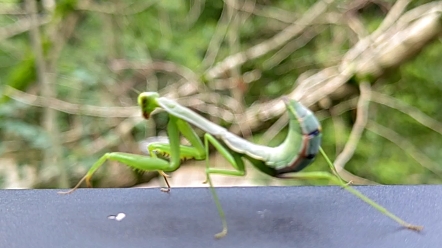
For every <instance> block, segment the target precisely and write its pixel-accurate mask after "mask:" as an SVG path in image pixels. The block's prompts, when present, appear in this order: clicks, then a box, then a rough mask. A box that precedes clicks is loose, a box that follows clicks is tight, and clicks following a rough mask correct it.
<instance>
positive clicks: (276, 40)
mask: <svg viewBox="0 0 442 248" xmlns="http://www.w3.org/2000/svg"><path fill="white" fill-rule="evenodd" d="M333 1H334V0H322V1H319V2H317V3H316V4H315V5H314V6H313V7H311V8H310V9H309V10H308V11H307V12H306V13H305V14H304V15H303V16H302V17H301V18H300V19H299V20H298V21H296V22H295V23H293V24H292V25H290V26H288V27H287V28H285V29H284V30H282V31H281V32H279V33H278V34H276V35H274V36H273V37H272V38H270V39H268V40H266V41H264V42H261V43H259V44H257V45H255V46H253V47H251V48H249V49H247V50H246V51H243V52H239V53H236V54H233V55H230V56H228V57H227V58H225V59H224V60H223V61H222V62H220V63H218V64H217V65H216V66H215V67H212V68H210V69H209V70H208V71H206V73H205V78H207V79H208V80H213V79H215V78H218V77H220V76H222V75H223V74H224V73H225V72H226V71H228V70H230V69H231V68H235V67H237V66H240V65H242V64H244V63H245V62H247V61H249V60H252V59H256V58H259V57H261V56H263V55H265V54H267V53H269V52H270V51H273V50H275V49H277V48H279V47H281V46H282V45H284V44H285V43H287V42H288V41H289V40H291V39H292V38H293V37H295V36H297V35H299V34H300V33H301V32H302V31H304V30H305V28H307V27H308V26H309V25H310V24H311V23H312V22H313V21H314V20H315V19H316V18H318V17H319V16H320V15H321V14H323V13H324V12H325V11H326V10H327V7H328V6H329V5H330V4H331V3H332V2H333Z"/></svg>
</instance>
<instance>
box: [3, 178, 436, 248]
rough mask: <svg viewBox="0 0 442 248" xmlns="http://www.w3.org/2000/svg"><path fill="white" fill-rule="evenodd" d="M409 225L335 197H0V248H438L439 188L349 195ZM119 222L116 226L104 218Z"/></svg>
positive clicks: (294, 192)
mask: <svg viewBox="0 0 442 248" xmlns="http://www.w3.org/2000/svg"><path fill="white" fill-rule="evenodd" d="M357 188H358V189H359V190H361V191H362V192H363V193H365V194H366V195H368V196H369V197H371V198H372V199H374V200H376V201H378V202H380V203H382V204H383V205H384V206H385V207H387V208H389V209H390V210H391V211H393V212H394V213H396V214H397V215H399V216H400V217H403V218H404V219H406V220H408V221H410V222H413V223H415V224H420V225H424V226H425V229H424V231H423V232H421V233H416V232H413V231H410V230H407V229H403V228H401V227H400V226H399V225H398V224H396V223H395V222H393V221H392V220H390V219H389V218H387V217H385V216H383V215H381V214H380V213H379V212H377V211H376V210H374V209H373V208H371V207H370V206H368V205H366V204H365V203H364V202H362V201H360V200H359V199H357V198H355V197H354V196H352V195H351V194H349V193H347V192H346V191H345V190H343V189H341V188H339V187H257V188H219V189H218V193H219V197H220V200H221V203H222V205H223V207H224V210H225V212H226V215H227V221H228V225H229V234H228V235H227V236H226V237H225V238H223V239H221V240H215V239H214V238H213V235H214V234H215V233H216V232H218V231H220V229H221V223H220V219H219V217H218V214H217V211H216V208H215V206H214V204H213V200H212V196H211V195H210V191H209V190H208V189H207V188H190V189H181V188H172V192H171V193H170V194H167V193H163V192H160V191H159V189H80V190H77V191H76V192H74V193H73V194H71V195H58V194H57V193H56V192H57V190H0V199H1V200H0V211H1V221H0V247H34V248H38V247H156V248H158V247H182V248H185V247H253V248H257V247H278V248H279V247H316V248H317V247H328V248H333V247H377V248H381V247H402V248H404V247H441V246H442V211H441V210H442V208H441V207H442V204H441V203H442V186H365V187H357ZM118 213H125V214H126V217H125V218H124V219H123V220H122V221H116V220H110V219H109V218H108V216H109V215H116V214H118Z"/></svg>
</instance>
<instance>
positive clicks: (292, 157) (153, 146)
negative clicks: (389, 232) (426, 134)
mask: <svg viewBox="0 0 442 248" xmlns="http://www.w3.org/2000/svg"><path fill="white" fill-rule="evenodd" d="M284 103H285V106H286V109H287V113H288V116H289V127H288V134H287V136H286V138H285V140H284V141H283V142H282V143H281V144H280V145H279V146H276V147H267V146H263V145H258V144H254V143H252V142H249V141H247V140H245V139H243V138H241V137H239V136H237V135H235V134H233V133H230V132H229V131H227V129H225V128H223V127H221V126H218V125H216V124H214V123H212V122H210V121H209V120H207V119H205V118H204V117H202V116H200V115H199V114H197V113H195V112H193V111H192V110H190V109H188V108H186V107H184V106H182V105H180V104H178V103H177V102H175V101H173V100H170V99H168V98H165V97H160V95H159V94H158V93H157V92H143V93H141V94H140V95H139V96H138V105H139V106H140V108H141V112H142V116H143V117H144V118H145V119H149V118H150V116H151V114H152V112H153V111H154V110H155V109H157V108H160V109H162V110H164V111H165V112H166V113H167V114H168V115H169V122H168V124H167V132H168V143H165V142H154V143H150V144H149V145H148V147H147V148H148V152H149V155H150V156H143V155H137V154H130V153H122V152H112V153H106V154H105V155H103V156H102V157H101V158H100V159H99V160H98V161H97V162H95V164H93V166H92V167H91V168H90V169H89V171H88V172H87V174H86V175H85V176H84V177H83V178H82V179H81V180H80V182H78V184H77V185H76V186H75V187H74V188H72V189H71V190H69V191H67V192H61V193H64V194H68V193H71V192H73V191H75V190H76V189H77V188H78V187H79V186H80V185H81V183H82V182H83V181H86V182H87V184H88V185H90V179H91V177H92V175H93V174H94V173H95V171H96V170H97V169H99V168H100V167H101V166H102V165H103V164H104V163H105V162H106V161H107V160H114V161H118V162H120V163H123V164H126V165H128V166H129V167H132V168H133V169H136V170H140V171H158V172H160V174H162V175H163V177H164V178H165V179H166V182H167V174H165V172H173V171H175V170H177V169H178V168H179V167H180V164H181V161H182V160H187V159H195V160H205V161H206V181H205V183H208V184H209V186H210V190H211V193H212V196H213V199H214V201H215V205H216V207H217V209H218V213H219V216H220V218H221V222H222V231H221V232H219V233H217V234H216V235H215V238H222V237H224V236H225V235H226V234H227V222H226V217H225V214H224V211H223V208H222V206H221V203H220V201H219V199H218V195H217V193H216V191H215V188H214V186H213V183H212V180H211V175H212V174H220V175H230V176H244V175H245V174H246V169H245V165H244V161H243V159H246V160H248V161H249V162H250V163H251V164H252V165H253V166H254V167H255V168H256V169H258V170H259V171H261V172H263V173H264V174H267V175H269V176H272V177H276V178H281V179H305V180H308V179H326V180H329V181H331V182H333V183H334V184H337V185H339V186H341V187H343V188H344V189H346V190H347V191H349V192H350V193H352V194H354V195H355V196H357V197H359V198H360V199H361V200H363V201H364V202H366V203H368V204H369V205H371V206H372V207H374V208H375V209H377V210H378V211H380V212H381V213H383V214H384V215H386V216H388V217H389V218H391V219H393V220H394V221H396V222H397V223H399V224H400V225H402V226H403V227H406V228H408V229H411V230H415V231H420V230H422V228H423V227H421V226H416V225H412V224H409V223H407V222H405V221H404V220H402V219H401V218H399V217H397V216H396V215H394V214H393V213H391V212H390V211H388V210H387V209H386V208H384V207H382V206H381V205H379V204H378V203H376V202H374V201H373V200H371V199H370V198H368V197H366V196H365V195H363V194H362V193H360V192H359V191H357V190H356V189H354V188H353V187H350V186H349V183H346V182H344V181H343V180H342V179H341V178H340V177H339V176H338V175H337V173H336V171H335V170H334V166H333V164H332V162H331V161H330V160H329V159H328V157H327V156H326V154H325V153H324V151H323V150H322V148H321V146H320V145H321V136H322V134H321V126H320V123H319V121H318V120H317V118H316V117H315V115H314V114H313V113H312V112H311V111H310V110H309V109H308V108H306V107H305V106H303V105H302V104H301V103H299V102H297V101H295V100H290V99H287V98H284ZM191 124H192V125H193V126H195V127H197V128H199V129H201V130H203V131H204V132H205V134H204V138H203V141H202V140H201V139H200V138H199V136H198V135H197V134H196V132H195V130H194V129H193V128H192V126H191ZM180 134H181V135H182V136H184V137H185V138H186V139H187V140H188V141H189V143H190V145H181V144H180ZM300 137H301V142H299V139H300ZM210 145H212V146H213V147H214V148H215V149H216V150H217V151H218V152H219V153H220V154H221V155H222V156H223V157H224V158H225V159H226V160H227V162H228V163H229V164H230V165H231V166H232V169H219V168H215V167H212V166H211V165H210V163H209V147H210ZM319 152H321V154H322V155H323V156H324V157H325V159H326V161H327V163H328V164H329V166H330V167H331V170H332V172H333V173H334V174H332V173H329V172H319V171H318V172H299V171H301V170H302V169H304V168H305V167H306V166H307V165H309V164H310V163H311V162H312V161H313V160H314V158H315V156H316V155H317V154H318V153H319ZM158 155H159V156H161V157H162V158H159V157H158ZM164 157H167V158H168V159H164ZM169 189H170V186H169V184H168V189H167V190H165V191H168V190H169Z"/></svg>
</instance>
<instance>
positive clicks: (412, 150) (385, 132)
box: [366, 120, 442, 177]
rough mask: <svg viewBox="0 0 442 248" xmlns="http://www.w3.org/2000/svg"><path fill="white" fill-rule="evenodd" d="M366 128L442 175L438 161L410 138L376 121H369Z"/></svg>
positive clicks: (423, 165) (425, 166)
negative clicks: (431, 157) (421, 149)
mask: <svg viewBox="0 0 442 248" xmlns="http://www.w3.org/2000/svg"><path fill="white" fill-rule="evenodd" d="M366 129H367V130H369V131H370V132H373V133H375V134H377V135H379V136H382V137H384V138H386V139H388V140H389V141H391V142H392V143H394V144H395V145H397V146H398V147H399V148H401V149H402V150H404V151H405V152H406V153H407V154H408V155H410V157H412V158H413V159H414V160H415V161H416V162H418V163H419V164H420V165H421V166H422V167H424V168H426V169H428V170H429V171H431V172H433V173H434V174H436V175H438V176H439V177H442V169H441V168H440V165H439V164H438V163H435V162H434V161H433V160H431V159H430V158H429V157H427V156H426V155H425V154H424V153H423V152H422V151H420V150H419V149H418V148H417V147H416V146H415V145H413V143H411V142H410V141H409V140H407V139H404V138H402V136H401V135H400V134H398V133H396V132H395V131H393V130H391V129H388V128H386V127H384V126H382V125H380V124H378V123H376V122H374V121H370V120H369V121H368V123H367V126H366Z"/></svg>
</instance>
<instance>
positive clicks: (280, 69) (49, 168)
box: [0, 0, 442, 188]
mask: <svg viewBox="0 0 442 248" xmlns="http://www.w3.org/2000/svg"><path fill="white" fill-rule="evenodd" d="M441 14H442V2H440V1H433V2H432V1H405V0H402V1H401V0H399V1H389V0H357V1H343V0H340V1H333V0H326V1H314V0H304V1H292V0H279V1H268V0H246V1H244V0H241V1H235V0H225V1H205V0H192V1H174V0H111V1H102V0H58V1H55V0H40V1H35V0H21V1H20V0H1V1H0V92H1V95H0V97H1V98H0V187H2V188H59V187H65V188H67V187H72V186H73V185H74V184H75V183H77V182H78V180H79V179H80V178H81V177H82V176H83V175H84V174H85V173H86V171H87V169H89V168H90V166H91V165H92V164H93V163H94V162H95V161H96V160H97V159H98V158H99V157H100V156H102V155H103V154H104V153H106V152H112V151H120V152H129V153H138V154H142V153H143V152H145V146H144V145H140V142H142V141H143V140H144V139H146V138H147V137H154V136H164V135H166V134H165V130H166V124H167V115H165V114H164V113H160V114H158V115H156V116H155V117H154V118H153V120H151V121H149V122H147V121H145V120H143V119H142V118H141V117H140V113H139V110H138V108H137V107H136V98H137V95H138V92H142V91H158V92H160V94H161V95H163V96H167V97H170V98H173V99H176V100H177V101H179V102H180V103H181V104H183V105H186V106H188V107H190V108H192V109H193V110H195V111H197V112H199V113H200V114H202V115H204V116H205V117H206V118H208V119H209V120H211V121H213V122H215V123H218V124H220V125H222V126H225V127H226V128H229V130H230V131H232V132H234V133H236V134H238V135H241V136H243V137H245V138H246V139H249V140H252V141H254V142H256V143H259V144H263V145H267V146H275V145H277V144H279V143H280V142H281V141H282V139H283V138H284V137H285V135H286V129H285V124H286V120H287V119H286V118H287V117H286V116H285V115H284V114H283V113H284V107H283V105H282V104H281V99H280V97H281V96H283V95H288V96H289V97H291V98H294V99H297V100H300V101H301V102H303V103H304V104H305V105H306V106H309V107H310V108H311V109H312V110H313V111H315V113H316V115H317V116H318V118H319V119H320V120H321V123H322V125H323V147H324V149H325V151H326V152H327V153H328V155H329V156H330V158H331V159H332V160H333V161H335V163H336V167H337V168H338V171H339V172H340V174H341V176H343V177H344V178H345V179H347V180H352V181H353V182H354V183H360V184H365V183H374V182H376V183H381V184H434V183H440V182H442V164H441V163H440V162H439V161H441V160H442V153H441V152H440V147H441V146H442V136H441V135H442V123H441V120H442V111H440V109H441V108H442V101H441V100H440V99H441V97H440V96H441V93H442V69H441V68H442V56H441V54H442V44H441V36H440V34H441V30H442V28H441V25H442V17H441ZM200 133H201V132H200ZM201 134H202V133H201ZM211 161H212V163H213V164H214V165H216V166H219V167H222V166H229V165H227V164H226V162H225V161H224V160H223V159H222V158H221V156H220V155H217V153H216V152H214V153H213V154H212V155H211ZM307 170H311V171H313V170H328V167H327V165H326V163H325V161H324V159H323V158H322V156H320V155H319V156H318V159H317V160H316V162H315V163H313V164H312V165H310V166H309V167H308V168H307ZM203 173H204V164H202V163H194V162H192V161H189V162H186V163H185V164H184V165H183V166H182V167H181V168H180V169H179V170H178V171H176V172H174V173H172V174H171V175H172V179H171V184H172V187H178V186H204V185H202V184H201V182H202V181H203V180H204V174H203ZM248 173H249V174H248V176H247V177H245V178H231V177H217V180H216V181H215V185H218V186H223V185H232V186H235V185H277V184H279V185H281V184H285V183H287V182H280V181H275V180H272V179H269V178H268V177H266V176H264V175H262V174H261V173H259V172H256V171H255V170H253V169H252V168H249V170H248ZM157 177H158V175H157V173H144V174H139V173H136V172H134V171H132V170H131V169H130V168H128V167H126V166H124V165H121V164H118V163H115V162H107V163H106V164H105V165H104V166H103V168H102V169H100V170H99V171H98V172H97V173H96V175H95V176H94V186H95V187H129V186H135V185H140V184H141V185H144V186H146V185H148V186H154V187H158V186H162V185H164V182H163V181H162V179H161V178H160V180H157ZM152 179H154V180H152ZM146 183H148V184H146ZM305 183H309V184H317V183H319V182H299V183H298V184H305ZM320 183H327V182H320Z"/></svg>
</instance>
